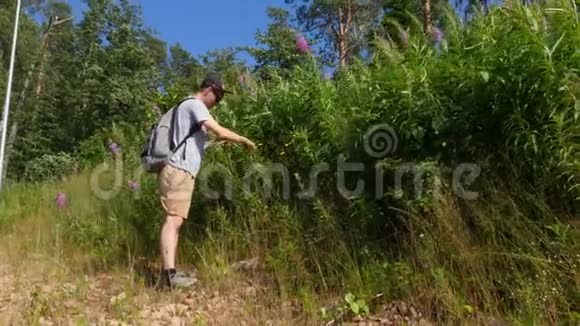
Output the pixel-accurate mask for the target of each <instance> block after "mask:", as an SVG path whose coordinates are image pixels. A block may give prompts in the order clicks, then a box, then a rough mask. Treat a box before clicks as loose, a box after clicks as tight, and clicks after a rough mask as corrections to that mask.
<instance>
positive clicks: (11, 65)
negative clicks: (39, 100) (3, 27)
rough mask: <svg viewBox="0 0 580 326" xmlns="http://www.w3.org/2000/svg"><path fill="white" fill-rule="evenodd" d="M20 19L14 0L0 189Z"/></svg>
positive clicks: (0, 164)
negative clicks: (14, 11)
mask: <svg viewBox="0 0 580 326" xmlns="http://www.w3.org/2000/svg"><path fill="white" fill-rule="evenodd" d="M19 19H20V0H17V2H16V18H15V19H14V35H13V37H12V53H11V55H10V68H9V70H8V84H7V85H6V100H5V102H4V115H3V117H2V143H0V189H1V188H2V182H3V179H4V171H3V170H4V152H5V147H6V131H7V130H8V112H9V110H10V93H11V92H12V75H14V59H15V57H16V40H17V38H18V20H19Z"/></svg>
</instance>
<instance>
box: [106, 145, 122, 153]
mask: <svg viewBox="0 0 580 326" xmlns="http://www.w3.org/2000/svg"><path fill="white" fill-rule="evenodd" d="M119 149H120V148H119V145H117V143H110V144H109V150H110V151H111V152H112V153H113V154H117V153H118V152H119Z"/></svg>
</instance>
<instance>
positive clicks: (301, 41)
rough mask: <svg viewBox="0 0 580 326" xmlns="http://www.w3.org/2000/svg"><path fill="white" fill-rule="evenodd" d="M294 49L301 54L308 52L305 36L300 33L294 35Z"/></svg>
mask: <svg viewBox="0 0 580 326" xmlns="http://www.w3.org/2000/svg"><path fill="white" fill-rule="evenodd" d="M296 50H297V51H298V52H300V53H302V54H304V53H308V51H309V48H308V42H307V41H306V38H305V37H304V36H302V35H299V36H297V37H296Z"/></svg>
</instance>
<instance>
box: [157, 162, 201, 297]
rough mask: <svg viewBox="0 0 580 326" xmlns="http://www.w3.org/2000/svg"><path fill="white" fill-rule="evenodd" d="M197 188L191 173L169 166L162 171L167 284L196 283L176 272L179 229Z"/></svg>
mask: <svg viewBox="0 0 580 326" xmlns="http://www.w3.org/2000/svg"><path fill="white" fill-rule="evenodd" d="M193 188H194V179H193V177H192V176H191V174H189V173H187V172H185V171H182V170H179V169H176V168H174V167H172V166H169V165H168V166H166V167H165V168H163V170H162V171H161V174H160V189H161V204H162V206H163V208H164V210H165V212H166V217H165V223H164V224H163V226H162V227H161V234H160V251H161V259H162V264H163V277H164V283H165V284H166V285H171V286H190V285H193V283H194V280H193V279H191V278H187V277H183V276H179V275H177V273H176V270H175V257H176V253H177V245H178V239H179V229H180V228H181V225H182V224H183V221H184V219H186V218H187V216H188V212H189V205H190V203H191V195H192V193H193Z"/></svg>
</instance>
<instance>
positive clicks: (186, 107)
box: [169, 99, 211, 177]
mask: <svg viewBox="0 0 580 326" xmlns="http://www.w3.org/2000/svg"><path fill="white" fill-rule="evenodd" d="M210 117H211V115H210V114H209V110H208V109H207V107H206V106H205V104H204V103H203V102H202V101H200V100H198V99H189V100H187V101H185V102H183V103H181V106H180V107H179V110H177V117H176V119H177V121H176V127H175V128H176V129H175V138H174V141H175V144H179V143H180V142H181V140H183V139H184V138H185V137H187V135H188V134H189V132H190V131H191V128H192V126H193V124H195V123H200V122H202V121H205V120H208V119H210ZM208 141H209V137H208V135H207V131H205V130H204V129H203V128H201V129H199V130H198V131H197V132H195V133H194V134H193V136H192V137H189V138H188V139H187V140H186V141H185V143H184V144H183V145H181V147H180V148H179V149H178V150H177V152H175V154H174V155H173V156H172V157H171V159H170V160H169V165H171V166H174V167H176V168H178V169H182V170H185V171H187V172H189V173H191V175H192V176H194V177H195V176H197V173H198V172H199V169H200V167H201V160H202V159H203V155H204V152H205V148H206V145H207V142H208Z"/></svg>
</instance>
